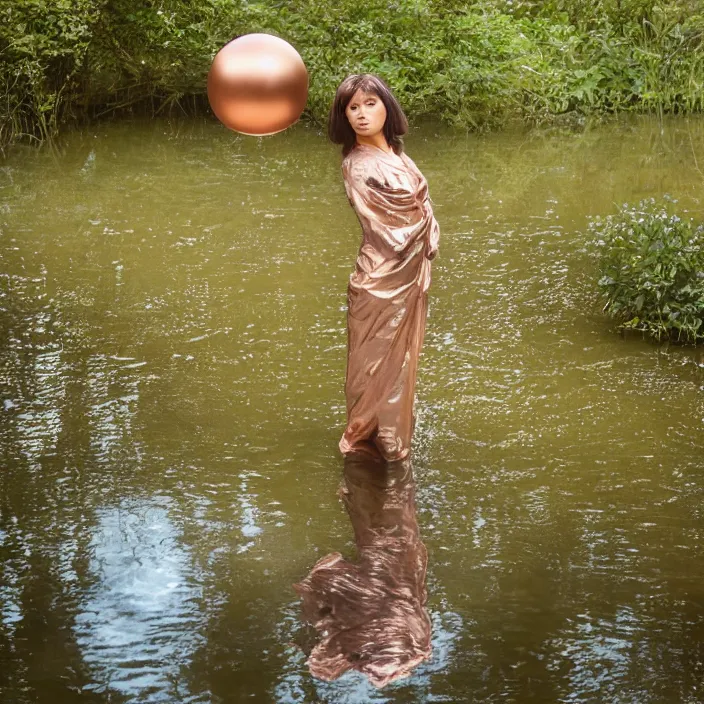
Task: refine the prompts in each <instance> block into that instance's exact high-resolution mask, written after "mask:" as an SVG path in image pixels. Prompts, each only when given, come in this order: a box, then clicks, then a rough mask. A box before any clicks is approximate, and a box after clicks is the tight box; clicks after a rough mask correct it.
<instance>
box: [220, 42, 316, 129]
mask: <svg viewBox="0 0 704 704" xmlns="http://www.w3.org/2000/svg"><path fill="white" fill-rule="evenodd" d="M307 99H308V71H307V69H306V66H305V64H304V63H303V59H301V55H300V54H299V53H298V52H297V51H296V50H295V49H294V48H293V47H292V46H291V45H290V44H289V43H288V42H287V41H285V40H284V39H280V38H279V37H275V36H273V35H271V34H245V35H243V36H241V37H238V38H237V39H233V40H232V41H231V42H229V43H228V44H226V45H225V46H224V47H223V48H222V49H220V51H219V52H218V53H217V55H216V56H215V59H213V65H212V66H211V67H210V71H209V72H208V100H209V101H210V107H211V108H212V109H213V112H214V113H215V115H216V116H217V118H218V119H219V120H220V122H222V123H223V125H225V126H226V127H229V128H230V129H231V130H235V131H236V132H240V133H241V134H247V135H255V136H258V137H262V136H264V135H269V134H276V133H277V132H281V131H282V130H285V129H286V128H287V127H290V126H291V125H292V124H293V123H294V122H296V120H298V118H299V117H300V116H301V113H302V112H303V108H305V106H306V101H307Z"/></svg>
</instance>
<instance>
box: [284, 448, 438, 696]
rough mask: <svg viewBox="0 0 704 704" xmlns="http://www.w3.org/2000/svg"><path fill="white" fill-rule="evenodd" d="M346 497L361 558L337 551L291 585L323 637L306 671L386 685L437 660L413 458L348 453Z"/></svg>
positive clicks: (343, 494)
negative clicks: (353, 674)
mask: <svg viewBox="0 0 704 704" xmlns="http://www.w3.org/2000/svg"><path fill="white" fill-rule="evenodd" d="M340 495H341V497H342V499H343V501H344V502H345V506H346V508H347V512H348V514H349V517H350V519H351V521H352V526H353V528H354V537H355V543H356V544H357V560H356V561H355V562H351V561H348V560H345V559H344V558H343V557H342V555H341V554H340V553H339V552H334V553H332V554H330V555H327V556H326V557H324V558H322V559H321V560H318V562H317V563H316V564H315V566H314V567H313V569H312V570H311V571H310V574H309V575H308V576H307V577H306V578H305V579H303V580H302V581H301V582H299V583H298V584H294V585H293V586H294V589H295V590H296V592H297V593H298V594H299V595H300V596H301V597H302V599H303V604H302V606H303V614H304V616H305V618H306V620H307V621H309V622H310V623H311V624H312V625H313V626H314V627H315V629H316V630H317V631H318V633H319V634H320V636H321V638H320V640H319V641H318V642H317V644H316V645H315V647H313V648H312V649H311V650H310V652H309V654H308V660H307V662H308V667H309V669H310V671H311V674H313V676H314V677H317V678H319V679H322V680H328V681H330V680H334V679H336V678H338V677H340V675H342V674H344V673H345V672H347V671H348V670H350V669H354V670H358V671H359V672H361V673H363V674H365V675H366V676H367V677H368V678H369V681H370V682H371V683H372V684H373V685H375V686H376V687H383V686H384V685H386V684H388V683H389V682H392V681H394V680H396V679H399V678H402V677H406V676H408V675H409V674H410V673H411V671H412V670H413V668H414V667H416V665H418V664H419V663H421V662H423V661H424V660H426V659H428V658H429V657H430V655H431V644H430V637H431V624H430V618H429V616H428V612H427V609H426V603H427V600H428V593H427V590H426V584H425V580H426V569H427V564H428V553H427V551H426V549H425V546H424V545H423V543H422V541H421V538H420V533H419V531H418V521H417V519H416V511H415V482H414V480H413V469H412V467H411V460H410V459H405V460H402V461H401V462H391V463H386V462H384V461H383V460H379V461H376V462H375V461H374V460H373V459H372V458H371V457H370V456H369V454H362V453H357V452H354V453H349V454H347V455H345V474H344V481H343V484H342V487H341V489H340Z"/></svg>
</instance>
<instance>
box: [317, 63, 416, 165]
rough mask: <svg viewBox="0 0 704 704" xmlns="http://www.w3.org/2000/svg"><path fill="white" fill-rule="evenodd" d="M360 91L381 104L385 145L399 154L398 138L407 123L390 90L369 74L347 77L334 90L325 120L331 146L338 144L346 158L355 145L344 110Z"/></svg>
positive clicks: (376, 77)
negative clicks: (374, 96)
mask: <svg viewBox="0 0 704 704" xmlns="http://www.w3.org/2000/svg"><path fill="white" fill-rule="evenodd" d="M360 88H361V89H362V91H364V92H365V93H374V94H375V95H378V96H379V99H380V100H381V102H382V103H384V107H385V108H386V122H384V137H386V141H387V143H388V145H389V146H390V147H391V148H392V149H393V150H394V151H395V152H396V154H401V152H403V139H402V138H401V136H402V135H404V134H406V132H408V120H407V119H406V115H405V114H404V112H403V110H402V108H401V106H400V105H399V103H398V100H396V96H394V94H393V93H392V92H391V88H389V86H388V85H387V84H386V83H385V82H384V81H383V80H382V79H381V78H379V76H375V75H374V74H373V73H353V74H352V75H351V76H347V78H345V80H344V81H342V83H340V85H339V86H338V88H337V93H335V100H334V101H333V103H332V107H331V108H330V115H329V117H328V137H329V138H330V141H331V142H333V143H334V144H342V156H343V157H345V156H347V155H348V154H349V153H350V152H351V151H352V148H353V147H354V145H355V144H356V143H357V133H356V132H355V131H354V130H353V129H352V125H350V123H349V120H348V119H347V115H346V114H345V110H346V109H347V106H348V105H349V102H350V100H352V96H353V95H354V94H355V93H356V92H357V91H358V90H359V89H360Z"/></svg>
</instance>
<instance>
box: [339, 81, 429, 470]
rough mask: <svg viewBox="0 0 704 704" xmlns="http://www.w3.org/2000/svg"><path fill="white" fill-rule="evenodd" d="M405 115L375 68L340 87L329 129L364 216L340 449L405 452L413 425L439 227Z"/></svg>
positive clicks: (394, 456)
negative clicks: (410, 152)
mask: <svg viewBox="0 0 704 704" xmlns="http://www.w3.org/2000/svg"><path fill="white" fill-rule="evenodd" d="M407 129H408V123H407V121H406V116H405V115H404V114H403V110H402V109H401V107H400V105H399V104H398V102H397V101H396V98H395V97H394V96H393V94H392V93H391V91H390V89H389V87H388V86H387V85H386V84H385V83H384V82H383V81H382V80H381V79H380V78H378V77H376V76H374V75H372V74H362V75H352V76H348V77H347V78H346V79H345V80H344V81H343V82H342V83H341V84H340V86H339V88H338V89H337V94H336V95H335V100H334V102H333V106H332V108H331V111H330V119H329V124H328V134H329V137H330V139H331V140H332V141H333V142H335V143H336V144H342V145H343V149H342V154H343V157H344V158H343V161H342V176H343V179H344V183H345V190H346V192H347V197H348V199H349V201H350V204H351V205H352V207H353V208H354V210H355V212H356V213H357V217H358V219H359V222H360V224H361V226H362V244H361V247H360V250H359V255H358V257H357V262H356V267H355V271H354V273H353V274H352V275H351V277H350V283H349V287H348V294H347V301H348V312H347V330H348V348H347V378H346V382H345V395H346V399H347V427H346V429H345V432H344V434H343V436H342V439H341V440H340V450H341V451H342V453H343V454H347V453H348V452H352V451H356V450H360V449H363V448H364V447H365V446H367V445H366V443H365V442H364V441H365V440H369V441H371V442H372V443H373V446H372V448H373V449H374V448H375V451H378V452H379V453H381V455H382V457H383V458H384V459H386V460H389V461H391V460H398V459H403V458H404V457H406V456H408V454H409V452H410V446H411V437H412V434H413V426H414V413H413V403H414V394H415V384H416V374H417V369H418V357H419V355H420V350H421V347H422V344H423V336H424V333H425V319H426V312H427V301H428V293H427V292H428V287H429V286H430V260H431V259H433V258H434V257H435V255H436V253H437V251H438V241H439V236H440V228H439V227H438V223H437V221H436V220H435V218H434V216H433V209H432V205H431V201H430V198H429V195H428V184H427V182H426V180H425V178H424V177H423V174H421V172H420V171H419V170H418V168H417V167H416V165H415V164H414V163H413V161H412V160H411V159H410V157H408V156H407V155H406V154H405V153H404V151H403V142H402V140H401V136H402V135H403V134H405V133H406V131H407Z"/></svg>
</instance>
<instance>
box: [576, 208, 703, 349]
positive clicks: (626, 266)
mask: <svg viewBox="0 0 704 704" xmlns="http://www.w3.org/2000/svg"><path fill="white" fill-rule="evenodd" d="M675 202H676V201H674V200H672V199H669V198H665V199H664V200H663V201H662V202H656V201H655V199H654V198H650V199H647V200H643V201H641V202H640V203H638V204H637V205H635V206H634V205H629V204H628V203H624V204H623V205H622V206H621V207H620V208H619V209H618V212H617V213H616V214H615V215H609V216H607V217H606V218H602V217H593V218H590V221H589V225H588V232H589V235H590V239H591V243H592V245H594V246H595V248H596V251H597V252H598V257H599V273H600V278H599V281H598V285H599V288H600V289H601V291H602V293H603V294H604V296H605V297H606V303H605V305H604V311H606V312H607V313H608V314H609V315H610V316H611V317H612V318H615V319H616V320H618V321H619V323H620V327H621V328H622V329H635V330H642V331H643V332H645V333H647V334H649V335H651V336H652V337H654V338H656V339H658V340H661V339H670V340H675V341H678V342H690V343H694V344H696V343H697V342H698V341H701V340H704V323H703V322H702V321H704V224H696V223H695V222H694V221H693V219H691V218H682V217H680V216H679V215H677V214H676V213H674V212H673V208H672V205H673V204H674V203H675Z"/></svg>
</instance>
